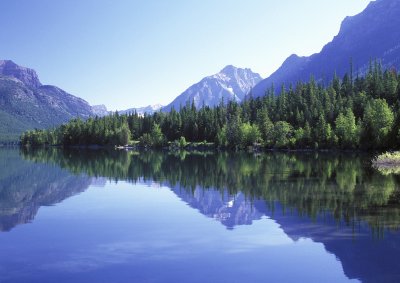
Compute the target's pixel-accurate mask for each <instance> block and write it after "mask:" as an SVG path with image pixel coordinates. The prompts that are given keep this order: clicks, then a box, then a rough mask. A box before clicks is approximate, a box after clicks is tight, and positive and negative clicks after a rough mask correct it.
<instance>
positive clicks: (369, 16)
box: [252, 0, 400, 97]
mask: <svg viewBox="0 0 400 283" xmlns="http://www.w3.org/2000/svg"><path fill="white" fill-rule="evenodd" d="M399 25H400V1H399V0H376V1H372V2H371V3H369V5H368V6H367V7H366V8H365V9H364V10H363V11H362V12H361V13H359V14H357V15H354V16H350V17H346V18H345V19H344V20H343V22H342V24H341V26H340V31H339V33H338V34H337V35H336V36H335V37H334V38H333V40H332V41H331V42H328V43H327V44H326V45H325V46H324V47H323V48H322V50H321V52H319V53H315V54H313V55H311V56H309V57H299V56H297V55H291V56H289V57H288V58H287V59H286V60H285V61H284V62H283V64H282V66H281V67H280V68H279V69H277V70H276V71H275V72H274V73H273V74H272V75H271V76H269V77H268V78H266V79H265V80H263V81H262V82H260V83H259V84H258V85H257V86H255V87H254V88H253V90H252V95H253V96H254V97H258V96H263V95H265V93H266V90H267V89H269V88H271V86H272V85H273V86H274V88H275V90H276V91H277V92H279V90H280V88H281V86H282V85H283V84H284V85H286V86H288V85H290V84H296V83H298V82H305V81H308V80H309V79H310V77H311V76H313V77H314V78H315V80H316V81H318V82H319V83H323V84H325V83H327V82H329V81H330V80H331V79H332V78H333V75H334V74H335V73H336V74H337V75H338V76H339V77H342V76H344V74H346V73H348V72H349V71H350V62H351V64H352V66H353V71H354V73H355V74H359V75H363V74H365V72H366V71H367V70H368V67H369V62H370V60H379V61H380V62H381V63H382V66H383V68H384V69H387V68H392V67H394V68H396V69H399V68H400V44H399V43H400V29H399V28H398V27H399Z"/></svg>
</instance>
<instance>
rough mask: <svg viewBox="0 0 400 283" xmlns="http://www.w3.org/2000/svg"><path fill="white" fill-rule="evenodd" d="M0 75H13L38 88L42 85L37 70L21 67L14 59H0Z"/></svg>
mask: <svg viewBox="0 0 400 283" xmlns="http://www.w3.org/2000/svg"><path fill="white" fill-rule="evenodd" d="M0 76H7V77H13V78H15V79H18V80H19V81H21V82H22V83H23V84H25V85H26V86H28V87H33V88H38V87H40V86H41V85H42V84H41V83H40V81H39V78H38V75H37V74H36V72H35V70H33V69H29V68H25V67H21V66H19V65H17V64H15V63H14V62H13V61H12V60H0Z"/></svg>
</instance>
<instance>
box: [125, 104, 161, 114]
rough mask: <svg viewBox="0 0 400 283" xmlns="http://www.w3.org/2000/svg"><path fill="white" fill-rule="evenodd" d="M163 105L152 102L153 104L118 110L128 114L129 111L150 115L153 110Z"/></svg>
mask: <svg viewBox="0 0 400 283" xmlns="http://www.w3.org/2000/svg"><path fill="white" fill-rule="evenodd" d="M162 107H163V106H162V105H161V104H154V105H148V106H145V107H136V108H129V109H127V110H119V111H118V113H119V114H129V113H135V112H136V113H137V114H138V115H140V116H143V115H144V114H148V115H152V114H154V113H155V112H157V111H159V110H160V109H161V108H162Z"/></svg>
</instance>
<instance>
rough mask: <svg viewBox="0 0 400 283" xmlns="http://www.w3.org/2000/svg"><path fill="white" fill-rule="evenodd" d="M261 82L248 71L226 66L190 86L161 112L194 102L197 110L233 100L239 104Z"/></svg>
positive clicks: (259, 77)
mask: <svg viewBox="0 0 400 283" xmlns="http://www.w3.org/2000/svg"><path fill="white" fill-rule="evenodd" d="M261 80H262V78H261V76H260V75H259V74H257V73H254V72H252V71H251V70H250V69H241V68H236V67H234V66H231V65H229V66H226V67H225V68H224V69H222V70H221V71H220V72H219V73H217V74H215V75H212V76H208V77H205V78H203V79H202V80H201V81H200V82H198V83H196V84H194V85H192V86H191V87H189V88H188V89H187V90H185V91H184V92H183V93H182V94H181V95H179V96H178V97H177V98H175V100H174V101H172V102H171V103H170V104H169V105H167V106H166V107H164V108H163V111H170V110H171V109H172V108H174V109H175V110H178V109H179V108H180V107H181V106H185V105H186V103H192V102H194V105H195V106H196V107H197V108H200V107H202V106H203V105H204V106H211V107H212V106H216V105H218V104H219V103H221V101H222V100H224V102H227V101H231V100H235V101H237V102H241V101H242V100H243V99H244V98H245V96H246V94H248V93H249V91H250V90H251V88H252V87H253V86H255V85H256V84H257V83H258V82H260V81H261Z"/></svg>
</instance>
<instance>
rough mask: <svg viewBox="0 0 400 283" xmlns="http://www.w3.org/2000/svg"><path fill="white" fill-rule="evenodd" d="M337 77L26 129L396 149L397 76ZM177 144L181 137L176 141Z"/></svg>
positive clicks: (111, 137)
mask: <svg viewBox="0 0 400 283" xmlns="http://www.w3.org/2000/svg"><path fill="white" fill-rule="evenodd" d="M352 77H353V76H352V75H348V74H346V75H345V76H344V77H343V78H342V79H339V78H338V77H336V76H335V77H334V79H333V80H332V81H331V83H330V84H329V85H328V86H322V85H318V84H317V83H316V82H315V80H314V79H313V78H311V79H310V81H309V82H308V83H298V84H297V85H296V86H290V87H289V88H285V86H282V91H281V94H280V95H279V96H276V95H275V93H274V88H271V90H269V91H268V92H267V95H266V96H264V97H258V98H249V99H248V100H246V101H244V102H243V103H241V104H238V103H236V102H229V103H228V104H227V105H224V103H221V104H220V105H219V106H217V107H215V108H210V107H203V108H201V109H197V108H196V107H195V106H194V105H193V103H192V104H187V105H186V106H185V107H182V108H181V109H178V110H175V109H172V111H171V112H169V113H162V112H157V113H155V114H153V115H145V116H144V117H141V116H139V115H137V114H135V113H134V114H131V115H118V114H115V115H112V116H108V117H103V118H90V119H88V120H87V121H86V122H83V121H82V120H79V119H75V120H73V121H71V122H69V123H68V124H65V125H63V126H61V127H58V128H56V129H52V130H47V131H46V130H36V131H29V132H26V133H25V134H24V135H23V136H22V137H21V142H22V144H24V145H44V144H48V145H64V146H71V145H92V144H98V145H125V144H128V143H130V142H131V141H134V140H135V141H136V140H138V141H140V142H141V143H142V144H143V145H147V146H159V147H160V146H165V145H167V143H168V142H172V141H178V140H180V141H181V143H180V145H182V146H184V145H185V143H186V141H189V142H201V141H207V142H213V143H214V144H215V145H216V146H218V147H227V148H244V147H246V146H250V145H255V144H256V145H258V146H264V147H267V148H341V149H356V148H360V149H368V150H369V149H387V148H390V149H394V148H398V144H399V125H400V121H399V119H400V111H399V109H400V108H399V105H400V87H399V84H400V76H399V74H398V73H397V71H396V70H394V69H391V70H385V71H383V70H382V67H381V65H380V64H379V63H371V64H370V67H369V71H368V72H367V74H366V76H365V77H356V78H352ZM178 144H179V143H178Z"/></svg>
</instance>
